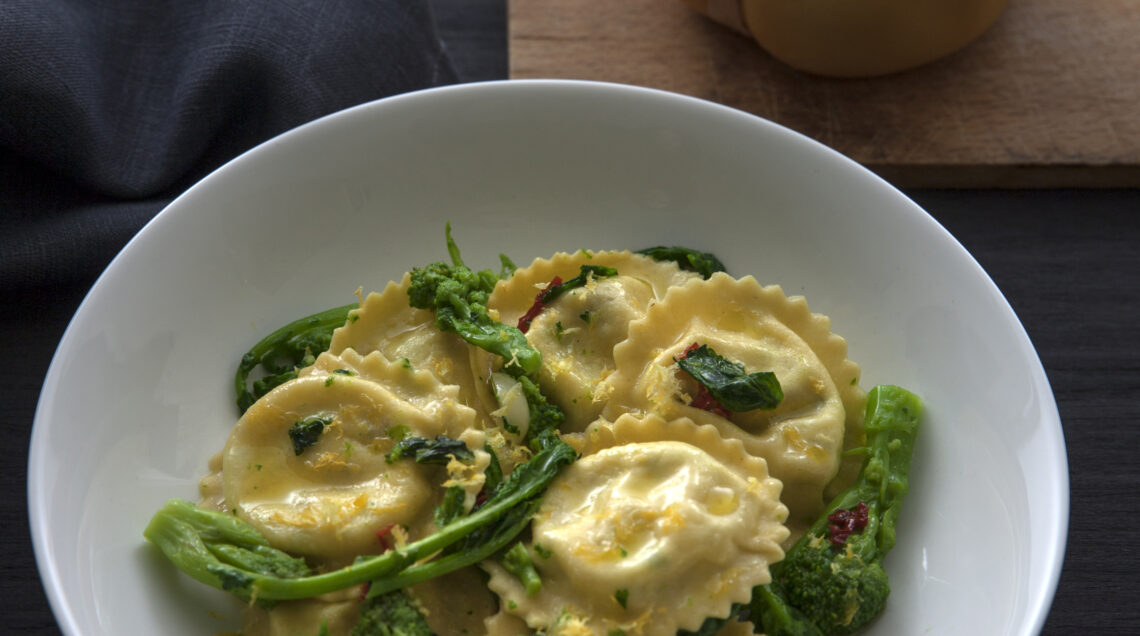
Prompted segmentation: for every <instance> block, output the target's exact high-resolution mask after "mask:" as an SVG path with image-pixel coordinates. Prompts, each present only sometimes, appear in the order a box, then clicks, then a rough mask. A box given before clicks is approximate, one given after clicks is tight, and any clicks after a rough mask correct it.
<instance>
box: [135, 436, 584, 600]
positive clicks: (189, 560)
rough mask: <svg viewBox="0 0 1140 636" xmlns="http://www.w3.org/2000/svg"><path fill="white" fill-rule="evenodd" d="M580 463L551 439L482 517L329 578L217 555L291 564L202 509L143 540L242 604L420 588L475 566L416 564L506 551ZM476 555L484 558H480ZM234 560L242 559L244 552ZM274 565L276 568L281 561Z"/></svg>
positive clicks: (477, 514) (177, 509)
mask: <svg viewBox="0 0 1140 636" xmlns="http://www.w3.org/2000/svg"><path fill="white" fill-rule="evenodd" d="M575 456H576V454H575V452H574V449H573V448H571V447H570V446H569V445H567V444H565V443H563V442H561V441H558V440H553V441H551V442H550V443H548V444H547V445H546V446H545V447H544V448H543V449H542V450H541V451H539V452H538V453H536V454H535V455H534V457H532V458H531V459H530V461H528V462H526V463H525V464H521V465H520V466H518V467H517V468H516V469H515V470H514V472H512V473H511V475H510V477H509V478H507V479H506V480H505V481H504V482H503V483H502V484H500V486H499V488H498V490H497V491H496V492H495V493H494V494H492V495H491V497H489V498H488V499H487V502H486V503H485V504H484V505H483V506H482V507H481V508H479V509H478V510H475V511H474V512H472V513H471V514H469V515H467V516H464V517H459V518H457V519H455V520H453V521H452V522H451V523H449V524H448V525H447V526H445V527H444V528H441V529H440V530H439V531H438V532H435V533H434V534H431V535H429V536H427V537H425V538H423V539H420V540H419V541H415V542H413V543H410V544H408V545H406V546H404V547H401V548H397V549H394V550H389V551H388V552H385V553H384V554H381V555H378V556H373V557H367V558H363V559H360V560H358V561H357V562H356V563H353V564H352V565H349V566H347V567H344V568H341V569H339V570H334V571H332V572H327V573H324V574H315V575H308V576H306V575H303V572H302V571H301V570H299V569H298V570H290V569H288V568H285V569H283V570H279V569H268V570H267V568H263V567H258V566H256V563H255V561H253V560H251V559H246V558H233V557H232V556H231V555H230V554H229V552H228V551H229V549H228V548H222V550H221V551H219V549H218V546H226V545H232V546H234V548H237V549H244V550H246V551H248V552H261V551H265V550H269V551H272V552H270V554H272V553H277V554H279V555H280V556H281V557H288V555H285V553H283V552H280V551H273V550H272V548H269V544H268V541H266V540H265V538H264V537H261V536H260V535H259V534H258V533H257V531H256V530H255V529H254V528H253V527H252V526H250V525H248V524H246V523H245V522H244V521H241V520H240V519H238V518H236V517H234V516H232V515H227V514H224V513H220V512H212V511H207V510H201V509H199V508H197V507H195V506H194V505H193V504H190V503H189V502H185V501H180V500H172V501H171V502H169V503H167V505H166V506H164V507H163V508H162V509H160V510H159V511H158V513H156V514H155V516H154V518H153V519H152V520H151V522H150V525H148V526H147V529H146V531H144V533H143V536H145V537H146V538H147V540H149V541H151V542H152V543H154V544H155V545H156V546H158V548H159V549H160V550H162V552H163V553H164V554H165V555H166V556H167V558H169V559H170V560H171V561H172V562H173V563H174V564H175V565H176V566H178V568H179V569H181V570H182V571H184V572H186V573H187V574H189V575H190V576H192V577H193V578H195V579H197V580H199V581H201V582H203V583H206V584H207V585H211V586H213V587H216V588H218V589H223V590H226V591H229V592H232V593H233V594H235V595H237V596H239V597H241V598H243V599H257V600H262V601H284V600H293V599H301V598H310V597H313V596H319V595H321V594H326V593H328V592H334V591H336V590H341V589H345V588H348V587H352V586H354V585H360V584H362V583H365V582H369V581H371V582H372V585H373V586H375V588H376V589H377V590H382V589H385V588H386V586H387V589H393V588H392V587H391V586H389V583H388V582H387V581H386V579H387V578H388V577H398V576H401V575H406V574H407V573H408V572H409V571H411V572H413V573H415V574H416V576H417V578H416V580H415V581H414V582H419V581H421V580H426V579H427V578H432V577H435V576H441V575H443V574H447V573H448V572H452V571H454V570H456V569H459V568H461V567H464V566H465V565H469V564H470V563H473V562H475V561H469V560H467V559H465V558H448V557H443V558H441V559H439V561H440V562H435V561H430V562H427V563H426V564H420V565H416V566H414V568H413V564H416V563H417V562H418V561H420V560H421V559H426V558H428V557H430V556H432V555H434V554H436V553H438V552H440V551H441V550H443V549H445V548H447V547H449V546H451V545H452V544H455V543H457V542H460V541H464V540H467V543H466V544H465V547H466V548H467V549H468V550H470V551H471V554H472V555H481V556H480V559H475V560H481V558H486V557H487V556H490V555H491V554H493V553H494V552H495V551H497V550H498V549H500V548H502V547H504V546H506V545H507V544H508V543H509V542H510V540H511V539H512V538H514V537H515V536H516V535H517V534H518V533H519V532H521V531H522V529H523V528H524V527H525V526H526V522H527V521H528V520H529V519H530V515H531V514H532V513H533V510H534V509H533V507H532V506H531V505H530V503H531V502H532V501H533V500H536V499H537V498H538V496H539V495H540V494H541V493H542V491H543V490H544V489H545V488H546V486H547V485H548V484H549V483H550V482H551V480H553V479H554V477H555V476H556V475H557V474H558V471H559V469H560V468H561V467H562V466H564V465H566V464H569V463H570V462H572V461H574V459H575ZM504 518H505V519H507V520H508V521H507V522H506V523H502V524H500V523H498V522H499V521H500V520H503V519H504ZM476 536H477V537H479V539H480V542H479V543H478V544H473V543H472V542H471V541H470V538H471V537H476ZM476 548H479V550H482V551H481V552H476ZM483 552H486V554H485V555H483ZM236 554H238V555H240V554H244V553H242V552H240V550H238V551H237V552H236ZM449 556H451V555H449ZM460 556H463V555H460ZM444 559H447V560H446V561H445V560H444ZM274 564H275V566H276V562H274ZM301 565H303V563H302V564H301ZM282 567H284V566H282ZM416 568H423V569H416ZM409 569H410V570H409ZM305 571H306V572H307V569H306V570H305ZM404 584H409V585H410V584H411V582H408V581H406V580H405V581H403V583H402V584H401V585H399V586H397V587H402V586H403V585H404Z"/></svg>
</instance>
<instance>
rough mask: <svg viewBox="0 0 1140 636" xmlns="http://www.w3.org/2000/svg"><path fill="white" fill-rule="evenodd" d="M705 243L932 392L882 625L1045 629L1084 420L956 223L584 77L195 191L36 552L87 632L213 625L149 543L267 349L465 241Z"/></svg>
mask: <svg viewBox="0 0 1140 636" xmlns="http://www.w3.org/2000/svg"><path fill="white" fill-rule="evenodd" d="M448 220H450V221H451V222H452V224H453V226H454V234H455V237H456V239H457V241H458V242H459V244H460V246H461V248H462V249H463V254H464V258H465V260H466V261H467V262H468V263H469V264H473V265H475V266H478V267H495V268H497V265H498V260H497V255H498V253H500V252H505V253H507V254H508V255H510V256H511V257H512V258H513V259H514V260H515V261H516V262H519V263H524V262H528V261H529V259H530V258H532V257H535V256H544V255H549V254H550V253H552V252H554V251H556V250H574V249H577V248H580V247H590V248H642V247H648V246H651V245H657V244H683V245H688V246H691V247H695V248H700V249H704V250H708V251H713V252H715V253H717V254H718V255H720V256H721V258H722V259H723V260H724V262H725V263H726V264H727V266H728V268H729V270H730V271H731V272H732V273H734V274H736V275H744V274H754V275H755V276H756V277H757V278H758V279H759V280H760V281H761V282H763V283H779V284H781V285H782V286H783V287H784V289H785V290H786V291H788V292H789V293H797V294H804V295H805V296H806V297H807V298H808V301H809V303H810V305H811V307H812V309H813V310H814V311H817V312H822V313H825V314H828V315H829V316H831V317H832V321H833V322H832V324H833V328H834V330H835V331H836V332H837V333H840V334H842V335H844V336H846V337H847V339H848V343H849V347H850V356H851V358H852V359H854V360H855V361H857V362H859V363H860V364H861V365H862V367H863V372H864V375H863V384H864V386H868V387H869V386H871V385H873V384H876V383H881V382H891V383H897V384H901V385H904V386H906V387H908V388H910V389H912V390H914V391H916V392H917V393H919V394H920V395H921V396H922V398H923V399H924V401H925V403H926V408H927V414H926V418H925V422H924V430H923V431H922V434H921V436H920V443H919V445H918V448H917V450H916V455H915V458H914V473H913V477H912V491H911V494H910V495H909V497H908V499H907V502H906V506H905V512H904V514H903V517H902V521H901V533H900V540H899V543H898V546H897V547H896V548H895V549H894V551H893V552H892V553H891V554H890V555H889V556H888V558H887V570H888V572H889V573H890V575H891V579H892V583H893V589H894V592H893V594H892V596H891V599H890V603H889V607H888V609H887V610H886V612H885V613H884V615H883V616H882V617H881V619H880V620H879V621H878V622H877V623H875V624H874V626H873V627H872V629H870V630H868V632H867V633H868V634H928V635H934V634H953V635H958V634H973V635H979V634H1032V633H1035V632H1037V631H1039V630H1040V628H1041V625H1042V624H1043V622H1044V619H1045V616H1046V614H1047V612H1048V609H1049V604H1050V601H1051V599H1052V596H1053V592H1054V590H1055V587H1056V583H1057V578H1058V573H1059V569H1060V565H1061V561H1062V556H1063V552H1064V540H1065V536H1066V527H1067V521H1068V511H1069V507H1068V473H1067V466H1066V459H1065V449H1064V441H1063V439H1062V433H1061V427H1060V422H1059V419H1058V415H1057V410H1056V406H1055V403H1054V400H1053V396H1052V393H1051V392H1050V388H1049V384H1048V381H1047V379H1046V377H1045V374H1044V372H1043V370H1042V367H1041V364H1040V362H1039V360H1038V358H1037V355H1036V353H1035V351H1034V349H1033V346H1032V345H1031V344H1030V341H1029V339H1028V337H1027V336H1026V334H1025V331H1024V330H1023V328H1022V326H1021V324H1020V323H1019V321H1018V319H1017V317H1016V316H1015V315H1014V313H1013V311H1012V310H1011V309H1010V307H1009V305H1008V304H1007V303H1006V301H1005V299H1004V298H1003V297H1002V295H1001V293H1000V292H999V291H998V289H997V288H996V287H995V286H994V284H993V283H992V282H991V281H990V279H989V278H988V277H987V276H986V274H985V272H984V271H982V269H981V268H980V267H979V266H978V264H977V263H976V262H975V261H974V260H973V259H972V258H971V257H970V255H969V254H968V253H967V252H966V251H965V250H964V249H963V248H962V247H961V246H960V245H959V244H958V243H957V242H956V241H955V240H954V238H953V237H952V236H950V235H949V234H948V233H947V232H946V231H945V230H944V229H943V228H942V227H941V226H939V224H938V223H936V222H935V221H934V220H933V219H932V218H931V217H930V216H928V215H927V214H926V213H924V212H923V211H922V210H921V209H919V208H918V207H917V206H916V205H915V204H913V203H912V202H911V201H909V200H908V199H906V198H905V197H904V196H903V195H902V194H900V193H899V192H898V191H896V190H895V189H893V188H892V187H891V186H889V185H888V184H886V183H885V182H883V181H881V180H880V179H878V178H876V177H875V176H873V175H872V174H871V173H870V172H868V171H866V170H864V169H863V168H861V167H859V166H858V165H856V164H855V163H853V162H851V161H849V160H847V159H845V158H844V157H842V156H840V155H839V154H837V153H835V152H833V151H831V150H829V149H827V148H825V147H823V146H821V145H819V144H817V143H814V142H812V141H810V140H808V139H806V138H805V137H802V136H800V135H798V134H796V133H793V132H791V131H789V130H787V129H784V128H782V127H780V126H777V125H775V124H773V123H770V122H767V121H764V120H761V119H758V118H756V117H753V116H750V115H747V114H744V113H741V112H738V111H734V110H731V109H728V108H724V107H721V106H717V105H714V104H710V103H707V102H703V101H699V100H695V99H690V98H686V97H682V96H678V95H674V94H669V93H663V92H657V91H651V90H645V89H640V88H633V87H627V86H615V85H605V84H594V83H579V82H562V81H527V82H501V83H489V84H474V85H463V86H456V87H450V88H443V89H436V90H430V91H425V92H420V93H413V94H408V95H402V96H398V97H393V98H390V99H385V100H381V101H378V102H374V103H370V104H365V105H362V106H359V107H356V108H352V109H349V110H347V111H344V112H341V113H338V114H335V115H332V116H329V117H325V118H323V119H320V120H318V121H315V122H312V123H310V124H308V125H305V126H302V127H300V128H298V129H297V130H294V131H292V132H290V133H288V134H285V135H282V136H281V137H278V138H276V139H273V140H271V141H269V142H267V143H265V144H263V145H261V146H259V147H258V148H255V149H253V150H251V151H249V152H248V153H246V154H244V155H242V156H241V157H239V158H237V159H235V160H234V161H232V162H230V163H229V164H227V165H226V166H224V167H223V168H221V169H220V170H218V171H217V172H216V173H214V174H212V175H211V176H209V177H208V178H206V179H204V180H203V181H202V182H201V183H199V184H198V185H196V186H194V187H193V188H191V189H190V190H189V191H187V192H186V193H185V194H184V195H183V196H181V197H179V198H178V199H177V200H176V201H175V202H174V203H172V204H171V205H170V206H169V207H168V208H167V209H166V210H164V211H163V212H162V213H161V214H159V215H158V216H157V217H156V218H155V219H154V220H153V221H152V222H151V223H150V224H148V225H147V226H146V227H145V228H144V229H143V230H142V231H141V232H140V233H139V234H138V236H136V237H135V238H134V240H132V241H131V242H130V244H129V245H127V247H126V248H125V249H124V250H123V251H122V253H121V254H120V255H119V256H118V257H117V258H116V259H115V260H114V262H112V263H111V265H110V266H109V267H108V268H107V270H106V272H105V273H104V274H103V276H102V277H101V278H100V279H99V281H98V282H97V283H96V285H95V286H94V287H93V288H92V290H91V292H90V294H89V295H88V297H87V298H86V299H85V300H84V302H83V304H82V305H81V307H80V308H79V311H78V312H77V313H76V315H75V318H74V320H73V321H72V323H71V325H70V327H69V328H68V330H67V332H66V334H65V336H64V338H63V340H62V342H61V343H60V346H59V350H58V352H57V353H56V355H55V358H54V360H53V361H52V365H51V369H50V371H49V373H48V375H47V379H46V382H45V384H44V387H43V393H42V396H41V400H40V404H39V408H38V409H37V411H36V420H35V426H34V430H33V434H32V443H31V451H30V461H29V471H28V472H29V474H28V498H29V507H30V516H31V526H32V533H33V536H34V543H35V550H36V556H37V559H38V563H39V567H40V572H41V574H42V577H43V581H44V585H45V588H46V590H47V593H48V596H49V598H50V600H51V604H52V607H53V609H54V611H55V614H56V616H57V618H58V620H59V623H60V625H61V626H62V629H63V630H64V631H65V632H66V633H69V634H115V635H121V634H187V635H201V636H205V635H207V634H213V633H216V632H218V631H221V630H223V629H224V628H226V627H227V626H229V625H231V624H233V622H234V621H235V620H236V614H237V612H236V604H234V603H233V602H231V601H230V600H229V599H228V598H227V597H226V596H225V595H224V594H222V593H220V592H214V591H213V590H209V589H207V588H205V587H204V586H201V585H199V584H197V583H195V582H193V581H190V580H189V579H187V578H185V577H182V576H181V575H179V574H177V573H176V572H175V571H174V569H173V568H172V567H170V566H169V565H168V564H167V563H166V562H165V561H164V560H163V559H162V558H161V557H160V556H159V555H158V554H157V551H156V550H154V549H152V547H151V546H149V545H146V544H144V542H143V539H142V536H141V532H142V529H143V527H144V526H145V524H146V523H147V520H148V519H149V518H150V516H151V514H152V513H153V512H154V511H155V510H156V509H157V508H158V507H159V506H160V505H161V504H162V503H163V502H164V501H165V500H166V499H168V498H170V497H184V498H194V497H195V496H196V492H197V491H196V484H197V480H198V478H199V477H200V476H201V475H202V474H203V473H204V471H205V469H206V462H207V460H208V458H209V457H210V456H211V454H212V453H214V452H216V451H217V450H219V449H220V448H221V446H222V444H223V441H224V440H225V437H226V435H227V432H228V431H229V429H230V427H231V426H232V424H233V422H234V420H235V411H234V406H233V403H232V399H231V396H230V391H231V378H232V375H233V369H234V365H235V364H236V362H237V357H238V356H239V355H240V353H241V352H243V351H245V350H246V349H247V348H248V347H249V346H250V345H251V344H252V343H253V342H255V341H257V340H258V339H260V338H261V337H262V336H264V335H265V334H267V333H268V331H270V330H272V329H273V328H275V327H277V326H279V325H280V324H282V323H284V322H286V321H289V320H291V319H293V318H296V317H299V316H301V315H305V314H308V313H312V312H315V311H317V310H321V309H324V308H327V307H332V306H335V305H340V304H344V303H346V302H351V301H352V300H353V291H354V290H355V289H356V288H357V287H358V286H361V287H364V288H365V289H366V290H370V289H374V288H379V287H380V286H382V285H383V284H384V283H385V282H386V281H388V280H389V279H392V278H394V277H398V276H399V275H400V274H401V273H402V272H404V271H405V270H407V269H409V268H411V267H412V266H416V265H423V264H426V263H428V262H431V261H434V260H442V259H444V258H445V257H446V251H445V247H444V240H443V227H444V223H445V221H448Z"/></svg>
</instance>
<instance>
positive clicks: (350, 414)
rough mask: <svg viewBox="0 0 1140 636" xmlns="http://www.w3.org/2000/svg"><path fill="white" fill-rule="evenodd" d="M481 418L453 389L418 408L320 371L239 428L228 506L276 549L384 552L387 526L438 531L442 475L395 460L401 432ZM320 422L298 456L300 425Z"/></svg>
mask: <svg viewBox="0 0 1140 636" xmlns="http://www.w3.org/2000/svg"><path fill="white" fill-rule="evenodd" d="M374 362H382V361H381V360H379V359H378V358H377V359H374ZM374 366H380V365H374ZM433 384H434V385H435V386H436V387H437V388H438V387H439V386H440V385H439V384H438V383H434V382H433ZM474 417H475V414H474V411H473V410H472V409H470V408H468V407H466V406H464V405H462V404H459V403H458V402H456V401H455V400H454V399H452V398H450V397H448V396H446V394H443V395H442V396H440V398H439V399H438V400H436V401H434V402H427V403H422V404H419V405H417V404H413V403H412V402H409V401H408V400H405V399H402V398H401V397H399V396H398V395H397V394H396V393H394V392H393V391H392V390H390V389H389V388H386V387H384V386H381V385H380V384H377V383H375V382H373V381H371V380H368V379H365V378H361V377H355V376H352V375H347V374H342V373H332V372H329V373H327V374H318V373H312V372H310V373H308V374H306V375H304V376H303V377H299V378H296V379H294V380H292V381H290V382H287V383H285V384H282V385H281V386H278V387H277V388H275V389H274V390H272V391H270V392H269V393H268V394H266V395H265V396H264V397H262V398H261V399H260V400H258V401H257V402H256V403H254V405H253V406H251V407H250V408H249V410H248V411H246V413H245V415H243V416H242V418H241V419H240V420H239V421H238V423H237V425H236V426H235V427H234V429H233V431H232V432H231V434H230V437H229V440H228V441H227V442H226V446H225V449H224V450H223V452H222V462H221V463H222V490H223V495H224V500H225V505H226V506H227V507H228V508H229V509H231V510H233V511H234V513H235V514H237V515H238V516H239V517H240V518H242V519H244V520H245V521H248V522H249V523H250V524H252V525H253V526H254V527H255V528H256V529H257V530H258V531H259V532H261V533H262V534H263V535H264V536H265V537H266V538H267V539H268V540H269V541H270V543H271V544H272V545H274V546H275V547H277V548H279V549H282V550H285V551H288V552H291V553H294V554H300V555H304V556H307V557H310V558H312V559H315V560H317V561H318V562H324V563H330V564H340V565H343V564H345V563H347V562H349V561H351V560H352V559H353V558H354V557H355V556H356V555H358V554H368V553H374V552H377V551H380V550H381V549H382V547H383V546H382V545H381V544H380V543H379V542H378V540H377V538H376V533H377V531H379V530H382V529H384V528H386V527H389V526H392V525H394V524H395V525H399V526H402V527H407V528H409V530H410V532H411V533H413V534H419V533H423V532H426V531H427V529H428V528H429V524H430V521H431V511H432V508H433V506H434V504H435V502H436V500H437V495H436V488H437V486H438V484H437V483H435V482H437V481H441V476H439V475H436V474H435V473H438V472H439V471H438V469H433V468H432V467H425V466H421V465H419V464H416V463H415V462H410V461H401V462H393V463H391V464H389V463H388V462H387V461H386V458H385V455H386V454H387V452H388V451H389V450H391V448H392V446H393V444H394V439H393V438H394V437H395V436H399V435H403V434H415V435H421V436H425V437H434V436H436V435H440V434H443V433H447V432H454V431H463V430H467V429H469V428H471V426H472V424H473V422H474ZM311 418H319V419H321V420H323V421H324V422H325V425H324V426H323V428H322V429H321V431H320V433H319V436H317V437H316V439H315V441H314V442H313V443H312V444H311V445H310V446H308V447H306V448H304V449H303V450H301V451H300V452H298V449H297V447H296V446H295V445H294V440H293V438H292V437H291V436H290V430H291V429H292V428H293V427H294V425H296V424H298V423H301V422H305V421H312V419H311Z"/></svg>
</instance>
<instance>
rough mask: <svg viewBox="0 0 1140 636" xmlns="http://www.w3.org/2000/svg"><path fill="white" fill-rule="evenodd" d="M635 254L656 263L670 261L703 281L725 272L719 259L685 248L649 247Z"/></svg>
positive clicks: (706, 253)
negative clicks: (698, 276) (698, 275)
mask: <svg viewBox="0 0 1140 636" xmlns="http://www.w3.org/2000/svg"><path fill="white" fill-rule="evenodd" d="M637 253H638V254H644V255H646V256H648V257H650V258H652V259H654V260H658V261H672V262H674V263H676V264H677V266H678V267H680V268H681V269H683V270H685V271H688V272H696V273H697V274H700V275H701V276H702V277H703V278H704V279H705V280H708V279H709V278H710V277H711V276H712V275H713V274H715V273H717V272H723V271H725V269H724V263H722V262H720V259H719V258H717V257H716V256H714V255H712V254H710V253H708V252H698V251H697V250H693V249H689V248H687V247H680V246H676V245H675V246H673V247H665V246H658V247H649V248H646V249H643V250H638V251H637Z"/></svg>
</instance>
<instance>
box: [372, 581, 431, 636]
mask: <svg viewBox="0 0 1140 636" xmlns="http://www.w3.org/2000/svg"><path fill="white" fill-rule="evenodd" d="M352 636H434V634H433V633H432V631H431V628H430V627H428V623H427V619H426V618H424V615H423V613H422V612H420V610H419V608H417V607H416V605H415V603H414V602H412V599H411V597H409V596H408V595H407V594H405V593H404V592H402V591H399V590H397V591H395V592H389V593H387V594H381V595H379V596H376V597H373V598H370V599H367V600H366V601H364V605H363V607H361V609H360V620H359V621H357V623H356V626H355V627H353V628H352Z"/></svg>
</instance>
